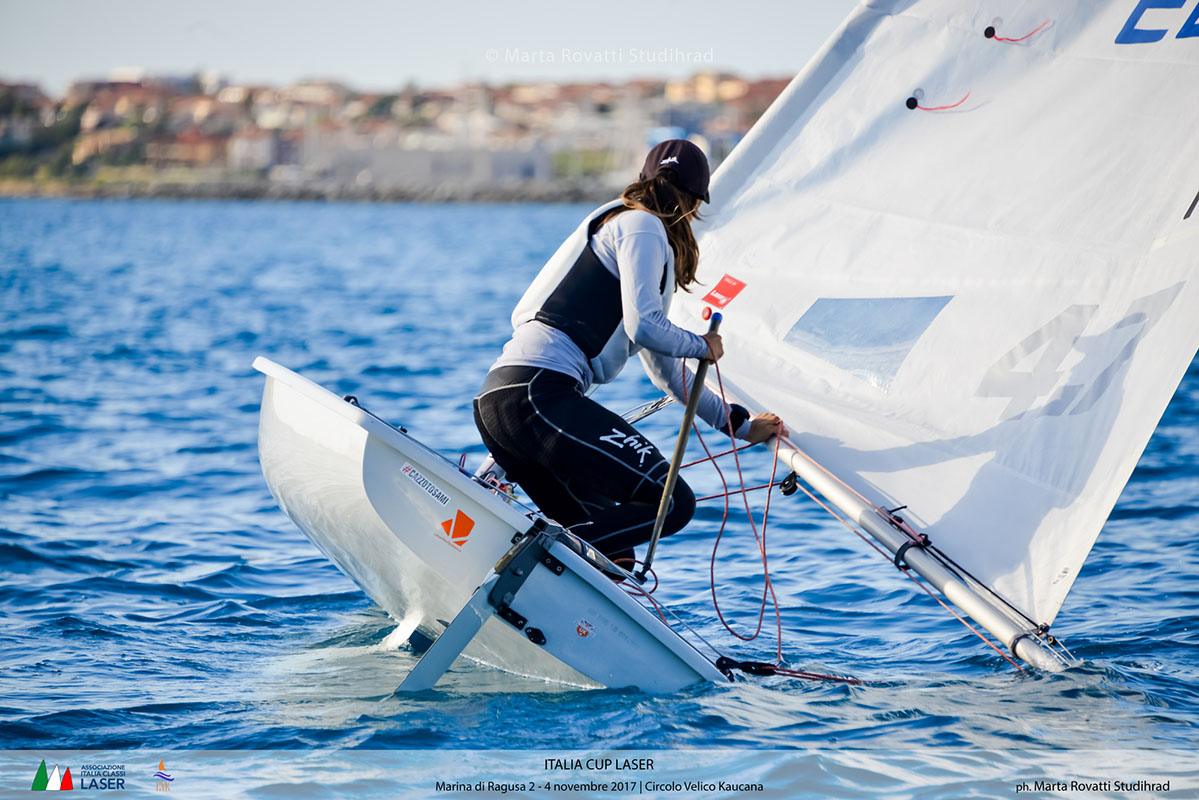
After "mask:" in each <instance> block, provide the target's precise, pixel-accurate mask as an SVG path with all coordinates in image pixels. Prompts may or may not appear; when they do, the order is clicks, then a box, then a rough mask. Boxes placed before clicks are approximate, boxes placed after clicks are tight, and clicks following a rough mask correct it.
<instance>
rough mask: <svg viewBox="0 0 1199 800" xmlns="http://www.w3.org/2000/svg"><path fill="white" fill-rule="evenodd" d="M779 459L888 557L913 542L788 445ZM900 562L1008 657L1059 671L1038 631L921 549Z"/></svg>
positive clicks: (910, 549) (912, 550)
mask: <svg viewBox="0 0 1199 800" xmlns="http://www.w3.org/2000/svg"><path fill="white" fill-rule="evenodd" d="M779 456H780V458H782V459H784V460H785V461H786V463H787V465H788V466H790V467H791V469H792V470H793V471H794V472H795V474H796V475H798V476H799V477H800V478H801V479H802V480H803V481H804V482H806V483H807V484H808V485H809V486H811V487H812V488H813V489H815V490H816V491H817V492H819V493H820V494H821V495H823V496H824V497H825V498H826V499H827V500H828V501H829V502H831V503H832V504H833V505H835V506H836V507H837V508H839V509H841V511H843V512H845V513H846V514H847V515H849V518H850V520H851V521H852V522H855V523H857V524H858V525H859V526H860V527H861V528H862V530H864V531H866V533H868V534H870V535H871V536H872V537H873V538H874V539H875V540H876V541H877V542H878V543H879V544H881V545H882V546H883V547H885V548H887V550H888V551H890V552H891V554H892V555H894V554H896V553H898V552H899V550H900V548H901V547H903V546H904V544H905V543H907V542H911V541H912V539H911V538H910V537H909V536H908V535H907V534H906V533H904V532H902V531H900V530H899V529H898V528H896V527H895V526H894V525H893V524H892V523H891V522H890V520H888V519H887V518H886V517H884V516H883V515H882V514H880V513H879V512H878V510H877V509H875V508H874V507H873V506H871V505H869V504H868V503H866V502H864V501H863V500H862V499H861V498H860V497H859V496H858V495H857V494H856V493H854V492H853V491H851V490H850V489H849V488H848V487H847V486H846V485H845V484H844V483H842V482H841V481H840V480H838V479H837V478H836V477H834V476H833V475H832V473H830V472H829V471H828V470H826V469H825V468H824V467H822V466H820V465H819V464H817V463H816V462H815V461H813V460H812V459H811V458H809V457H808V456H807V455H805V454H804V453H803V452H801V451H799V450H797V449H794V448H793V447H788V448H786V449H780V451H779ZM903 561H904V562H905V563H906V564H907V565H908V566H909V567H910V568H911V569H912V571H914V572H915V573H916V574H918V575H919V576H920V577H922V578H924V579H925V580H926V581H928V582H929V583H930V584H932V586H933V587H934V588H936V589H937V590H938V591H939V592H941V594H942V595H944V596H945V598H946V599H947V600H949V601H950V602H951V603H953V604H954V605H955V606H957V607H958V608H960V609H961V610H962V611H963V612H964V613H965V614H967V615H968V616H970V617H971V618H973V619H974V620H975V621H976V622H977V623H978V624H979V625H981V626H982V627H983V628H985V629H986V630H987V631H989V632H990V633H991V634H992V635H994V636H995V637H996V638H998V639H999V641H1000V642H1002V643H1003V644H1004V645H1005V646H1006V647H1007V648H1008V651H1009V652H1011V653H1012V655H1014V656H1017V657H1018V658H1020V659H1022V660H1024V661H1025V662H1027V663H1029V664H1031V665H1032V666H1034V667H1037V668H1039V669H1045V670H1050V671H1058V670H1060V669H1061V668H1062V662H1061V660H1060V659H1059V658H1058V657H1057V656H1056V655H1055V654H1053V653H1052V652H1051V651H1049V650H1048V649H1047V648H1046V647H1045V645H1044V643H1043V642H1042V640H1041V638H1040V635H1039V634H1038V631H1037V630H1035V629H1033V628H1028V627H1022V626H1020V625H1019V624H1017V623H1016V621H1015V620H1013V619H1012V618H1011V617H1010V616H1008V614H1006V613H1005V612H1004V611H1002V610H1001V609H1000V608H999V607H998V606H997V605H996V604H995V603H993V602H991V601H990V600H989V599H987V598H986V597H984V596H982V595H981V594H979V593H978V592H976V591H974V589H972V588H971V587H970V586H968V585H967V584H966V583H965V582H963V581H962V580H961V579H960V578H959V577H958V576H957V575H955V574H953V573H952V572H950V571H949V570H948V569H946V568H945V567H944V565H942V564H941V563H940V562H938V561H937V560H936V559H934V558H932V557H931V556H930V555H929V554H928V553H926V552H924V550H922V549H921V548H919V547H908V548H907V550H906V551H905V552H904V554H903Z"/></svg>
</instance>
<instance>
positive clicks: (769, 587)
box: [645, 362, 1025, 680]
mask: <svg viewBox="0 0 1199 800" xmlns="http://www.w3.org/2000/svg"><path fill="white" fill-rule="evenodd" d="M714 366H715V367H716V382H717V386H718V388H719V392H720V398H721V400H722V401H724V402H725V404H726V406H727V404H728V399H727V396H726V394H725V390H724V379H723V377H722V376H721V373H720V364H719V362H716V363H715V364H714ZM684 369H685V367H684ZM686 395H687V381H686V373H685V372H684V380H683V399H684V401H686ZM728 424H729V430H728V433H729V438H730V439H732V440H733V441H736V440H735V438H734V436H733V430H732V420H729V421H728ZM781 427H782V425H781V423H780V428H781ZM693 429H694V430H695V435H696V438H697V439H698V441H699V443H700V446H701V447H703V450H704V454H705V457H704V458H701V459H697V460H695V461H692V462H690V463H688V464H684V465H683V466H684V467H689V466H694V465H696V464H701V463H703V462H705V461H711V462H712V466H713V467H714V468H715V469H716V474H717V475H718V476H719V477H720V482H721V485H722V486H723V487H724V491H723V492H720V493H717V494H714V495H707V496H705V497H702V498H698V499H699V500H711V499H715V498H718V497H719V498H723V500H724V512H723V514H722V517H721V521H720V529H719V531H717V534H716V541H715V542H714V543H713V545H712V558H711V561H710V563H709V571H708V575H709V582H710V587H711V592H712V605H713V607H714V608H715V610H716V615H717V617H718V618H719V619H720V622H721V624H722V625H723V626H724V628H725V630H727V631H728V632H729V633H731V634H732V635H733V636H735V637H737V638H738V639H740V640H741V641H747V642H748V641H753V640H754V639H756V638H757V637H758V636H759V635H760V634H761V632H762V627H763V625H764V622H765V614H766V597H767V594H769V596H770V598H771V600H772V603H773V605H774V613H775V625H776V634H777V649H776V664H775V665H774V670H775V672H776V674H780V675H782V674H791V673H795V674H794V675H793V677H810V678H822V679H829V680H844V679H839V678H836V677H834V676H822V675H817V674H816V673H801V672H800V671H797V670H789V669H787V668H785V667H782V666H781V664H782V661H783V628H782V613H781V610H780V608H779V602H778V597H777V595H776V594H775V591H774V584H773V583H772V581H771V580H770V567H769V558H768V556H767V552H766V525H767V522H768V520H769V517H770V497H771V495H772V494H773V492H767V495H766V507H765V509H764V510H763V513H762V529H761V533H759V532H758V527H757V524H756V523H755V521H754V516H753V512H752V511H751V510H750V507H749V499H748V497H747V496H746V495H747V494H748V492H751V491H755V490H758V489H764V488H772V487H774V486H775V485H777V484H778V483H780V482H779V481H775V477H776V476H777V474H778V473H777V470H778V460H779V446H780V444H781V442H782V439H783V437H782V436H781V435H777V434H776V436H775V441H774V454H773V455H774V458H773V463H772V465H771V468H770V482H769V483H766V484H762V485H761V486H754V487H750V488H746V486H745V477H744V473H743V471H742V469H741V458H740V456H739V452H740V451H741V450H744V449H746V448H747V447H752V446H753V445H744V446H740V447H737V446H734V447H733V448H731V449H729V450H726V451H723V452H721V453H717V454H716V455H713V454H712V451H711V450H710V449H709V448H708V445H707V443H706V442H705V441H704V438H703V434H702V433H701V432H700V430H699V428H698V426H695V425H694V423H693ZM781 432H782V431H781V430H780V431H779V433H780V434H781ZM787 446H788V447H790V448H791V449H793V450H794V451H795V452H797V453H799V454H801V455H803V456H804V457H805V458H807V459H808V460H809V461H811V463H813V464H815V465H816V466H817V467H818V468H819V469H820V470H821V471H822V472H824V473H825V474H826V475H828V476H829V477H830V478H832V479H833V480H834V481H836V482H837V483H839V484H840V485H841V486H843V487H844V488H845V489H847V490H848V491H850V492H851V493H853V494H854V495H856V496H857V497H858V498H859V499H860V500H861V501H862V502H863V503H865V504H866V505H867V506H869V507H871V508H873V509H875V510H876V511H878V512H879V513H881V514H884V515H885V516H886V517H888V518H892V519H897V518H895V517H894V515H893V514H891V513H890V512H886V511H884V510H883V509H881V508H879V507H878V506H877V505H875V504H874V503H872V502H870V501H869V500H868V499H867V498H866V497H865V496H864V495H863V494H862V493H861V492H859V491H857V490H856V489H854V488H853V487H852V486H850V485H849V484H847V483H846V482H845V481H843V480H841V479H840V478H839V477H837V476H836V475H835V474H833V473H832V472H831V471H829V470H828V469H826V468H825V467H824V466H823V465H822V464H820V463H818V462H817V461H815V460H814V459H812V458H811V457H810V456H808V455H807V453H804V452H803V451H802V450H800V449H799V448H798V447H796V446H795V445H794V444H793V443H792V442H791V441H790V440H789V439H788V441H787ZM730 454H731V455H732V456H733V459H734V462H735V463H736V469H737V478H738V483H739V485H740V488H739V489H733V490H730V489H729V486H728V481H727V480H726V479H725V476H724V472H723V470H721V469H720V465H719V464H718V463H717V462H716V459H717V458H720V457H721V456H726V455H730ZM796 478H797V480H796V485H797V486H798V487H799V488H800V489H802V490H803V493H804V494H805V495H807V496H808V497H810V498H811V499H812V500H813V501H814V502H815V503H816V504H817V505H819V506H820V507H821V508H823V509H824V510H825V511H827V512H828V513H829V514H830V515H832V516H833V517H834V518H835V519H837V520H838V521H839V522H841V524H842V525H844V526H845V527H846V528H848V529H849V530H850V531H852V532H853V533H854V534H855V535H856V536H857V537H858V538H859V539H861V540H862V541H864V542H865V543H866V544H868V545H870V546H871V547H872V548H874V550H875V551H876V552H878V553H879V555H881V556H882V557H883V558H886V559H887V560H888V561H890V560H892V558H891V556H890V555H889V554H888V553H887V552H886V551H884V550H883V549H882V548H881V547H879V546H878V545H877V544H876V543H875V542H873V541H871V540H870V539H869V538H867V537H866V535H865V534H863V533H862V532H861V531H860V530H858V528H857V526H855V525H853V524H852V523H851V522H849V521H848V520H847V519H845V518H844V517H843V516H842V515H840V514H838V513H837V512H836V511H834V510H833V509H832V508H831V507H829V505H827V504H826V503H824V502H823V501H821V500H820V499H819V498H818V497H816V495H815V494H814V493H813V492H812V491H811V490H809V489H808V487H807V486H805V485H804V484H803V483H802V482H800V481H799V480H798V476H796ZM733 494H740V495H741V499H742V502H743V504H744V506H745V513H746V517H747V518H748V519H749V523H750V528H751V529H752V530H753V533H754V541H755V542H756V543H757V545H758V552H759V553H760V554H761V557H762V600H761V604H760V606H759V609H758V622H757V626H756V628H755V629H754V632H753V633H752V634H748V635H745V634H741V633H738V632H737V631H735V630H733V628H732V626H731V625H729V623H728V621H727V620H726V619H725V617H724V614H723V612H722V611H721V609H720V602H719V600H718V598H717V594H716V555H717V551H718V549H719V547H720V541H721V539H722V538H723V536H724V531H725V528H726V526H727V524H728V516H729V496H730V495H733ZM900 524H901V528H902V530H903V531H904V533H906V534H907V535H908V536H909V537H911V538H912V539H913V540H916V541H919V536H918V534H917V533H916V532H915V531H914V530H912V528H911V527H910V526H909V525H908V524H907V523H906V522H903V521H900ZM899 568H900V571H901V572H902V573H903V574H904V576H906V577H907V578H908V580H910V581H912V583H914V584H916V586H919V587H920V589H921V590H922V591H923V592H924V593H925V594H927V595H928V596H929V597H931V598H933V599H934V600H936V601H937V603H938V604H940V605H941V607H942V608H944V609H945V610H946V611H948V612H949V613H950V614H951V615H952V616H953V617H954V618H955V619H957V620H958V622H960V623H962V625H964V626H965V627H966V628H967V629H968V630H970V631H971V632H972V633H973V634H974V635H975V636H977V637H978V638H979V639H981V640H982V641H983V642H985V643H986V644H987V646H988V647H990V648H991V649H992V650H994V651H995V652H996V653H998V654H999V655H1000V656H1002V657H1003V659H1004V660H1005V661H1007V662H1008V663H1009V664H1011V665H1012V666H1014V667H1015V668H1016V669H1017V670H1019V671H1020V672H1024V671H1025V670H1024V668H1023V667H1022V666H1020V664H1019V663H1017V662H1016V661H1015V659H1013V658H1012V657H1011V656H1009V655H1008V654H1007V653H1005V652H1003V650H1001V649H1000V648H999V647H998V646H997V645H996V644H995V643H994V642H992V641H991V640H990V639H989V638H988V637H987V636H985V635H984V634H983V633H982V632H981V631H979V630H978V629H977V628H976V627H975V626H973V625H971V624H970V622H968V621H967V620H966V619H965V618H964V617H963V616H962V615H961V614H959V613H958V612H957V611H955V610H954V609H953V608H951V607H950V606H949V605H948V604H947V603H946V602H945V601H944V600H942V599H941V598H940V597H938V596H937V595H936V594H935V593H934V592H933V591H931V590H930V589H929V588H928V587H927V586H925V585H924V584H923V583H922V582H921V581H920V580H919V579H918V578H917V577H916V576H915V575H913V574H912V572H911V570H910V568H909V567H908V566H907V564H906V563H904V564H901V565H899ZM655 580H656V576H655ZM655 588H656V584H655ZM651 591H652V590H651ZM645 596H646V597H648V594H646V595H645ZM651 602H653V600H652V598H651ZM654 605H655V607H656V606H657V603H656V602H655V603H654ZM659 614H661V611H660V610H659ZM748 663H751V662H747V664H748Z"/></svg>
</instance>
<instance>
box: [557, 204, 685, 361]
mask: <svg viewBox="0 0 1199 800" xmlns="http://www.w3.org/2000/svg"><path fill="white" fill-rule="evenodd" d="M605 216H606V214H600V215H599V216H597V217H596V218H595V219H593V220H592V221H591V223H590V224H589V225H588V226H587V244H585V245H584V246H583V251H582V252H581V253H579V257H578V258H576V259H575V263H574V264H573V265H572V266H571V268H570V270H569V271H568V272H567V273H566V276H565V277H563V278H562V281H561V282H560V283H559V284H558V285H557V286H556V287H554V291H552V292H551V293H550V296H549V297H547V298H546V299H545V302H544V303H542V305H541V309H540V310H539V311H538V312H537V313H536V314H535V315H534V316H533V319H535V320H537V321H538V322H542V323H544V324H546V325H549V326H550V327H553V328H557V329H558V330H560V331H562V332H563V333H565V334H566V335H567V336H569V337H570V339H571V341H573V342H574V343H575V344H576V345H578V346H579V349H580V350H582V351H583V355H585V356H587V358H588V359H592V358H595V357H596V356H598V355H599V354H600V352H601V351H603V349H604V345H606V344H607V343H608V340H609V339H611V338H612V334H614V333H616V329H617V328H618V327H620V323H621V319H622V318H623V317H624V308H623V306H622V304H621V301H620V279H619V278H618V277H616V276H615V275H613V274H612V273H611V272H609V271H608V269H607V268H606V267H605V266H604V264H603V262H602V261H600V260H599V256H597V255H596V254H595V251H594V250H592V249H591V239H592V237H594V236H595V233H596V231H598V230H599V229H600V222H601V221H602V220H603V218H604V217H605ZM666 267H667V263H664V264H663V265H662V280H661V282H660V283H659V285H658V294H661V293H662V292H664V291H666V277H667V276H666Z"/></svg>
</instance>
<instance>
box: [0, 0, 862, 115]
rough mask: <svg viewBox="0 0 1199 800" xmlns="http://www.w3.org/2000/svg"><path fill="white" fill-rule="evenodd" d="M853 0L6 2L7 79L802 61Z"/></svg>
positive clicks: (523, 74)
mask: <svg viewBox="0 0 1199 800" xmlns="http://www.w3.org/2000/svg"><path fill="white" fill-rule="evenodd" d="M856 5H857V0H732V1H731V2H730V0H719V2H717V1H716V0H686V1H684V0H603V2H599V3H595V2H586V3H568V2H565V1H564V0H557V2H549V1H548V0H507V2H495V0H491V2H483V1H482V0H421V1H420V2H412V1H411V0H341V1H340V2H314V1H313V0H202V2H179V1H178V0H100V1H99V2H97V1H96V0H0V80H3V81H8V82H17V81H21V82H32V83H37V84H40V85H41V87H42V89H43V90H45V91H47V92H48V93H50V94H51V95H61V93H62V92H63V90H64V89H65V88H66V86H67V84H68V83H70V81H71V80H72V79H75V78H105V77H108V76H109V75H110V74H111V73H112V72H113V70H115V69H121V68H127V67H140V68H144V69H145V70H146V72H147V73H148V74H169V75H186V74H193V73H195V72H202V71H208V70H214V71H216V72H218V73H220V74H222V75H224V76H225V77H226V78H228V79H229V80H231V81H233V82H244V83H265V84H273V85H281V84H284V83H288V82H290V81H295V80H300V79H305V78H333V79H339V80H342V81H344V82H346V83H347V84H349V85H350V86H353V87H355V88H358V89H362V90H365V91H370V90H385V89H395V88H399V87H401V86H403V85H404V84H406V83H408V82H409V81H412V82H415V83H417V84H418V85H421V86H426V87H435V86H448V85H452V84H456V83H460V82H462V81H468V80H469V81H476V80H484V81H487V82H489V83H493V84H495V83H503V82H506V81H521V80H535V79H543V78H544V79H555V80H603V79H628V78H634V77H684V76H687V75H691V74H693V73H695V72H698V71H702V70H709V69H716V70H728V71H731V72H736V73H738V74H740V75H742V76H745V77H751V78H752V77H768V76H769V77H781V76H789V75H793V74H794V73H795V72H797V71H798V70H799V69H800V68H801V67H802V66H803V65H804V64H805V63H806V62H807V60H808V59H809V58H810V57H811V56H812V55H813V54H814V53H815V52H816V50H817V49H818V48H819V47H820V45H821V44H823V43H824V41H825V40H826V39H827V38H828V36H829V35H830V34H831V33H832V32H833V31H834V30H835V29H836V27H837V26H838V25H839V24H840V22H841V21H842V20H843V19H844V18H845V17H846V16H847V15H848V13H849V12H850V11H851V10H852V9H853V8H854V6H856Z"/></svg>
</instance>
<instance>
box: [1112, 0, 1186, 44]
mask: <svg viewBox="0 0 1199 800" xmlns="http://www.w3.org/2000/svg"><path fill="white" fill-rule="evenodd" d="M1185 4H1186V0H1141V1H1140V2H1139V3H1137V7H1136V8H1134V9H1133V10H1132V13H1131V14H1130V15H1129V16H1128V20H1127V21H1126V22H1125V23H1124V27H1123V28H1121V29H1120V33H1119V34H1117V35H1116V44H1152V43H1153V42H1160V41H1161V40H1162V39H1164V38H1165V37H1166V34H1167V33H1169V32H1170V31H1169V29H1167V28H1138V27H1137V24H1138V23H1139V22H1140V21H1141V17H1142V16H1144V14H1145V12H1146V11H1149V10H1150V9H1154V8H1166V9H1175V8H1182V7H1183V5H1185ZM1192 36H1199V5H1196V6H1195V10H1194V11H1193V12H1192V13H1191V15H1190V17H1189V18H1188V19H1187V21H1186V22H1184V23H1183V24H1182V29H1181V30H1179V31H1178V36H1177V37H1176V38H1178V39H1187V38H1190V37H1192Z"/></svg>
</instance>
